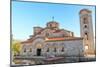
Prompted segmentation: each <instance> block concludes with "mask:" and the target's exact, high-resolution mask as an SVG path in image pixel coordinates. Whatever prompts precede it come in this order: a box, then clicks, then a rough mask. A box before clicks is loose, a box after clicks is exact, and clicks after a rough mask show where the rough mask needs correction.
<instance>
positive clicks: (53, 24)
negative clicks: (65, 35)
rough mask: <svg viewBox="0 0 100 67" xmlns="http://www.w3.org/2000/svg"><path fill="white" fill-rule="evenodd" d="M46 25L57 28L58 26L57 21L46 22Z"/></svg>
mask: <svg viewBox="0 0 100 67" xmlns="http://www.w3.org/2000/svg"><path fill="white" fill-rule="evenodd" d="M47 27H48V28H58V27H59V23H58V22H56V21H49V22H48V23H47Z"/></svg>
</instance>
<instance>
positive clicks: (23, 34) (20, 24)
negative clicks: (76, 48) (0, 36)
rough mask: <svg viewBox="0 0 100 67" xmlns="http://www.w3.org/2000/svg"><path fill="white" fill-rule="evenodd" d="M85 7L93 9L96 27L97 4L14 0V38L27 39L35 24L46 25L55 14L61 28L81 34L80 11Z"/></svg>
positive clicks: (76, 34) (77, 34)
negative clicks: (85, 4)
mask: <svg viewBox="0 0 100 67" xmlns="http://www.w3.org/2000/svg"><path fill="white" fill-rule="evenodd" d="M84 8H86V9H89V10H91V11H92V20H93V29H94V28H95V6H83V5H72V4H53V3H36V2H20V1H12V34H13V38H14V39H19V40H26V39H27V38H29V35H32V34H33V27H34V26H40V27H43V28H44V27H46V23H47V22H49V21H52V17H53V16H54V20H55V21H57V22H59V24H60V28H61V29H66V30H70V31H73V32H74V34H75V36H80V20H79V11H80V10H81V9H84ZM94 30H95V29H94Z"/></svg>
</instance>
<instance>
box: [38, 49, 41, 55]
mask: <svg viewBox="0 0 100 67" xmlns="http://www.w3.org/2000/svg"><path fill="white" fill-rule="evenodd" d="M37 56H41V49H40V48H38V49H37Z"/></svg>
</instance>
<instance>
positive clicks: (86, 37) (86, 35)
mask: <svg viewBox="0 0 100 67" xmlns="http://www.w3.org/2000/svg"><path fill="white" fill-rule="evenodd" d="M85 39H86V40H88V34H87V32H86V33H85Z"/></svg>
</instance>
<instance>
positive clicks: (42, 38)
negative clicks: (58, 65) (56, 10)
mask: <svg viewBox="0 0 100 67" xmlns="http://www.w3.org/2000/svg"><path fill="white" fill-rule="evenodd" d="M91 13H92V12H91V11H90V10H88V9H82V10H80V11H79V17H80V34H81V35H80V37H76V36H74V32H72V31H69V30H66V29H60V24H59V22H57V21H54V20H53V21H49V22H47V24H46V27H45V28H42V27H33V30H34V32H33V35H31V36H30V38H29V39H27V40H26V41H23V42H21V45H22V47H21V52H20V55H21V56H29V57H30V56H43V57H56V56H66V57H67V56H70V57H71V56H78V57H79V56H85V54H89V53H93V52H94V49H95V48H94V36H93V25H92V14H91Z"/></svg>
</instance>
